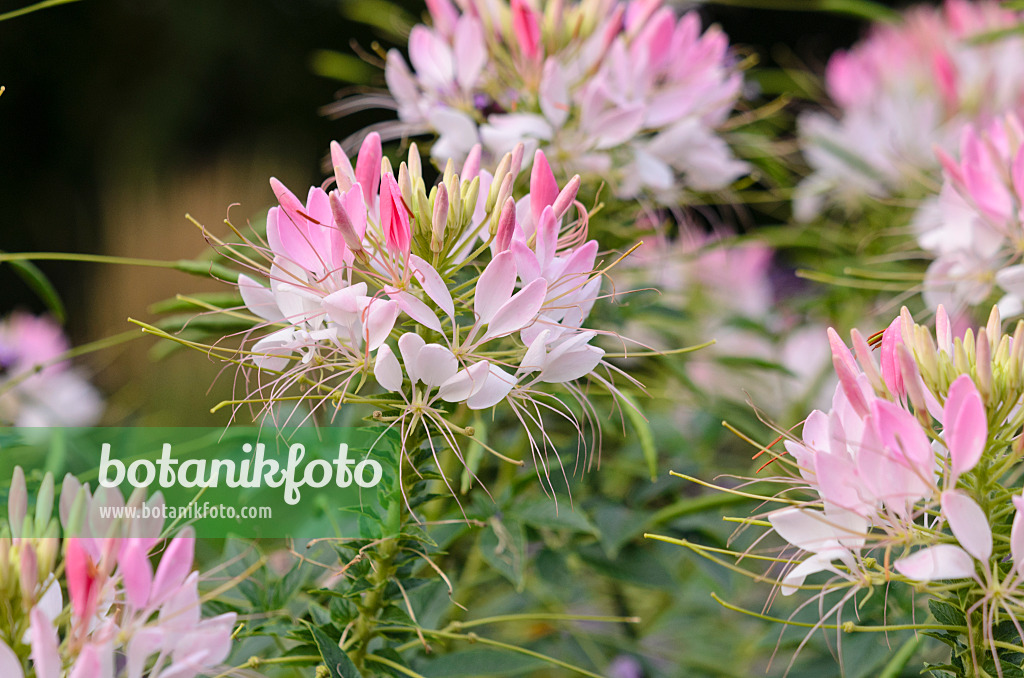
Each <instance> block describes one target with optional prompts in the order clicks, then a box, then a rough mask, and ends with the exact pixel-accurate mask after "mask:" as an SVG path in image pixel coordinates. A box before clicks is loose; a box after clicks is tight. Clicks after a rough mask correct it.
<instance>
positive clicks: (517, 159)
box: [508, 141, 526, 181]
mask: <svg viewBox="0 0 1024 678" xmlns="http://www.w3.org/2000/svg"><path fill="white" fill-rule="evenodd" d="M524 153H526V146H525V145H523V142H521V141H520V142H519V143H518V144H516V147H515V148H513V149H512V164H510V165H509V168H508V171H509V173H510V174H511V175H512V180H513V181H515V179H516V178H517V177H518V176H519V173H520V172H521V171H522V169H523V154H524Z"/></svg>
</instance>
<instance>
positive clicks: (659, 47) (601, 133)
mask: <svg viewBox="0 0 1024 678" xmlns="http://www.w3.org/2000/svg"><path fill="white" fill-rule="evenodd" d="M428 8H429V10H430V15H431V18H432V26H429V27H428V26H424V25H418V26H415V27H414V28H413V29H412V32H411V33H410V36H409V63H408V64H407V63H406V61H405V59H404V58H403V57H402V55H401V54H400V53H399V52H398V51H397V50H392V51H391V52H390V53H389V54H388V58H387V66H386V71H385V75H386V78H387V83H388V88H389V89H390V91H391V95H392V96H393V97H394V99H395V103H396V107H397V109H398V115H399V118H400V120H401V126H400V130H401V133H402V134H408V133H410V132H413V133H427V132H429V133H433V134H435V135H437V141H436V142H435V143H434V145H433V148H432V154H433V156H434V158H435V159H437V160H439V161H444V160H445V159H447V158H449V157H452V158H455V159H457V160H461V159H462V158H464V157H466V156H467V155H468V154H469V153H470V152H471V150H472V148H473V147H474V144H477V143H482V144H483V147H484V149H485V150H486V151H487V152H488V153H489V154H490V155H492V157H495V158H496V157H500V155H501V154H502V153H505V152H508V151H511V150H512V149H513V148H514V147H515V145H516V144H517V143H524V144H526V145H527V151H528V152H532V150H533V149H535V148H541V149H543V150H544V151H545V152H546V154H547V157H548V159H550V160H551V161H552V162H553V163H554V164H555V166H556V167H557V169H558V170H559V172H560V173H561V174H563V175H566V176H568V175H571V174H577V173H578V174H581V175H583V176H584V177H593V178H597V177H600V179H601V180H602V181H606V182H608V183H609V184H610V186H611V188H612V190H613V192H614V193H615V194H616V195H617V196H619V197H620V198H632V197H636V196H639V195H642V194H645V195H651V196H654V197H655V198H657V199H659V200H660V201H662V202H664V204H674V200H675V198H677V197H678V193H679V187H680V186H685V187H686V188H689V189H693V190H698V191H714V190H719V189H722V188H725V187H726V186H728V185H729V184H730V183H731V182H732V181H734V180H735V179H736V178H737V177H738V176H740V175H742V174H743V173H744V172H745V171H746V169H747V167H746V165H745V164H744V163H742V162H739V161H737V160H736V159H735V158H734V157H733V155H732V152H731V151H730V150H729V148H728V146H727V145H726V143H725V141H723V139H722V138H721V137H720V136H719V134H718V130H719V128H720V127H721V126H722V123H723V122H724V121H725V119H726V117H727V116H728V115H729V113H730V112H731V110H732V108H733V105H734V104H735V102H736V100H737V98H738V97H739V94H740V89H741V86H742V79H741V77H740V74H739V73H738V71H737V69H736V67H735V65H734V60H733V58H732V57H731V56H730V55H729V53H728V41H727V39H726V37H725V36H724V35H723V34H722V33H721V32H720V31H719V30H718V29H717V28H712V29H709V30H707V31H705V32H704V33H703V34H701V31H700V19H699V18H698V16H697V14H696V13H694V12H691V13H688V14H685V15H684V16H682V17H677V16H675V14H674V13H673V12H672V10H670V9H669V8H666V7H662V6H661V2H660V0H656V1H654V2H651V1H649V0H632V1H630V2H624V3H618V2H612V1H611V0H596V1H595V0H584V1H580V2H566V3H559V5H558V9H557V10H556V11H544V12H542V11H540V10H539V9H538V7H537V5H536V3H535V2H534V1H533V0H511V2H508V1H506V0H500V1H499V2H485V1H482V0H472V1H471V2H465V3H460V9H456V7H455V6H454V5H453V4H452V3H451V1H450V0H437V1H436V2H432V3H428ZM410 64H411V68H410Z"/></svg>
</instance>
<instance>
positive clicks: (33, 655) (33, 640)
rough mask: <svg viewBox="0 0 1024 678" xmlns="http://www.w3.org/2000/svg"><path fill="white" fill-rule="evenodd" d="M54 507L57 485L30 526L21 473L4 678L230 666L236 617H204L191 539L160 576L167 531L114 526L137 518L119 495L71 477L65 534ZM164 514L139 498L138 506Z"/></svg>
mask: <svg viewBox="0 0 1024 678" xmlns="http://www.w3.org/2000/svg"><path fill="white" fill-rule="evenodd" d="M54 498H55V497H54V482H53V476H52V475H50V474H47V475H46V476H45V477H44V479H43V483H42V485H41V486H40V489H39V492H38V495H37V499H36V503H35V510H34V511H33V512H32V513H31V514H29V512H28V493H27V491H26V484H25V476H24V475H23V473H22V471H21V468H20V467H19V468H17V469H16V471H15V475H14V478H13V480H12V484H11V493H10V500H9V513H8V521H9V525H8V526H5V530H4V531H5V532H7V534H5V535H4V536H3V537H0V588H2V589H3V593H4V598H5V600H7V601H8V602H9V605H7V606H5V608H4V612H3V613H2V614H0V675H3V676H5V677H7V676H10V677H11V678H21V677H23V676H26V675H30V674H28V673H26V670H25V668H26V666H27V660H31V667H32V671H33V672H34V675H35V676H36V678H61V677H62V676H68V677H69V678H120V677H122V676H123V677H124V678H139V677H140V676H143V675H145V676H147V677H148V678H161V677H163V678H170V677H171V676H174V677H175V678H191V677H192V676H196V675H198V674H199V673H201V672H207V671H208V670H210V669H212V668H213V667H215V666H217V665H218V664H219V663H220V662H222V661H223V660H224V659H225V657H227V654H228V651H229V650H230V646H231V633H232V630H233V628H234V623H235V614H234V613H228V614H223V615H220V616H217V617H212V618H208V619H203V618H202V617H201V610H200V598H199V592H198V580H199V573H198V572H193V571H192V560H193V548H194V542H195V538H194V537H193V536H192V535H191V533H190V532H189V531H188V530H186V531H184V532H182V533H181V534H179V535H178V536H176V537H175V538H173V539H172V540H170V541H169V542H168V543H167V548H166V550H165V552H164V554H163V556H162V557H161V559H160V563H159V565H158V566H157V567H156V570H155V571H154V569H153V565H152V563H151V560H150V555H151V553H152V552H153V550H154V548H155V547H156V546H157V545H158V544H159V543H161V539H160V532H161V530H162V529H163V524H162V523H163V521H162V520H160V519H159V518H157V519H155V520H153V519H149V520H145V519H132V520H129V519H126V518H117V519H114V518H111V517H110V516H112V515H119V512H117V511H116V509H118V508H121V509H124V508H125V506H126V504H125V501H124V499H123V497H122V496H121V495H120V493H119V492H118V491H117V490H116V489H115V490H106V489H104V490H101V492H100V493H98V494H97V495H95V496H94V495H92V494H91V493H90V491H89V487H88V485H86V486H82V485H80V484H79V483H78V482H77V481H76V480H75V479H74V477H72V476H70V475H69V476H67V477H66V478H65V480H64V483H63V486H62V488H61V494H60V498H59V510H58V513H59V517H60V524H58V518H57V517H55V516H53V515H52V514H53V508H54V506H53V505H54ZM162 502H163V500H162V499H161V498H160V497H159V496H154V497H153V498H152V499H150V500H149V501H148V502H146V501H145V500H144V499H143V498H142V495H141V494H135V495H133V496H132V497H131V498H130V499H129V500H128V504H127V506H129V507H131V506H134V507H135V508H138V509H141V508H143V507H149V508H150V509H152V508H154V507H157V506H158V505H160V504H162ZM103 509H114V510H113V511H112V512H111V513H107V512H106V511H105V510H103ZM154 513H156V515H159V513H158V512H154ZM61 524H62V525H63V526H64V537H65V538H64V539H63V542H61V539H60V534H61V529H60V525H61ZM62 543H63V547H64V558H63V562H58V556H59V554H60V546H61V544H62ZM61 569H63V573H64V579H65V581H66V588H62V587H61V582H60V580H59V579H58V577H59V573H60V571H61ZM65 590H66V592H67V597H68V601H69V605H68V607H67V608H66V607H65V603H64V592H65Z"/></svg>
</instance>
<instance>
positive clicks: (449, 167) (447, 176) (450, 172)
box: [441, 158, 455, 184]
mask: <svg viewBox="0 0 1024 678" xmlns="http://www.w3.org/2000/svg"><path fill="white" fill-rule="evenodd" d="M453 176H455V163H454V162H452V159H451V158H448V162H446V163H445V165H444V173H443V174H442V175H441V181H443V182H444V183H446V184H447V183H448V182H450V181H451V179H452V177H453Z"/></svg>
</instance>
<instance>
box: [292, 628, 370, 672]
mask: <svg viewBox="0 0 1024 678" xmlns="http://www.w3.org/2000/svg"><path fill="white" fill-rule="evenodd" d="M306 626H308V627H309V631H310V633H312V634H313V640H314V641H315V642H316V647H317V649H318V650H320V656H321V657H322V658H323V660H324V664H326V665H327V670H328V671H330V672H331V678H362V674H360V673H359V669H357V668H356V665H355V664H353V663H352V660H351V659H349V658H348V655H347V654H345V652H344V651H343V650H342V649H341V648H340V647H338V644H337V643H335V642H334V641H332V640H331V639H330V638H328V637H327V635H326V634H325V633H324V632H323V631H321V630H320V629H318V628H317V627H315V626H313V625H312V624H310V623H309V622H306Z"/></svg>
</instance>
